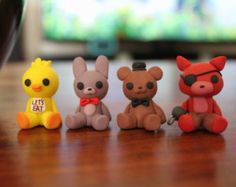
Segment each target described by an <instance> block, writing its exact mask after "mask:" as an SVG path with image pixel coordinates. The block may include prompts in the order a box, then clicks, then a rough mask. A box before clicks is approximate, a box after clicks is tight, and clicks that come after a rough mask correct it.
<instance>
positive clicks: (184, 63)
mask: <svg viewBox="0 0 236 187" xmlns="http://www.w3.org/2000/svg"><path fill="white" fill-rule="evenodd" d="M176 63H177V66H178V68H179V70H181V71H184V70H185V69H186V68H188V67H189V66H190V65H191V63H190V62H189V60H187V59H186V58H184V57H182V56H177V58H176Z"/></svg>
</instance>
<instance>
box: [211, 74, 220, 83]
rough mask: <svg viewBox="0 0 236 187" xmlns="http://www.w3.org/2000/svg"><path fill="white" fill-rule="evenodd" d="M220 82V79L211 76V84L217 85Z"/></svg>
mask: <svg viewBox="0 0 236 187" xmlns="http://www.w3.org/2000/svg"><path fill="white" fill-rule="evenodd" d="M218 81H219V78H218V77H217V75H212V76H211V82H212V83H217V82H218Z"/></svg>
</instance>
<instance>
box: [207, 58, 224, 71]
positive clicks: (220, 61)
mask: <svg viewBox="0 0 236 187" xmlns="http://www.w3.org/2000/svg"><path fill="white" fill-rule="evenodd" d="M226 60H227V58H226V57H225V56H218V57H215V58H212V59H211V60H210V64H212V65H213V66H215V67H216V69H217V70H219V71H221V70H222V69H224V67H225V63H226Z"/></svg>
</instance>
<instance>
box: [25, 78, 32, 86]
mask: <svg viewBox="0 0 236 187" xmlns="http://www.w3.org/2000/svg"><path fill="white" fill-rule="evenodd" d="M30 85H31V80H30V79H26V80H25V86H28V87H29V86H30Z"/></svg>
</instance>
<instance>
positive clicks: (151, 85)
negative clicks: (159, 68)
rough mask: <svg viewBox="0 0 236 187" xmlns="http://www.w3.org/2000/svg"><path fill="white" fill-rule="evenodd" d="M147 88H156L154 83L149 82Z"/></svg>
mask: <svg viewBox="0 0 236 187" xmlns="http://www.w3.org/2000/svg"><path fill="white" fill-rule="evenodd" d="M146 86H147V88H148V89H152V88H153V87H154V84H153V83H152V82H148V83H147V85H146Z"/></svg>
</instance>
